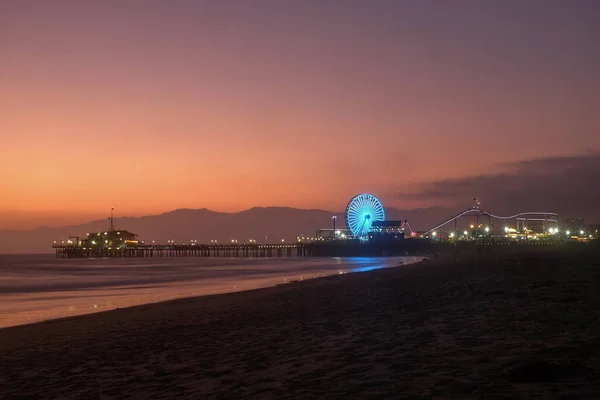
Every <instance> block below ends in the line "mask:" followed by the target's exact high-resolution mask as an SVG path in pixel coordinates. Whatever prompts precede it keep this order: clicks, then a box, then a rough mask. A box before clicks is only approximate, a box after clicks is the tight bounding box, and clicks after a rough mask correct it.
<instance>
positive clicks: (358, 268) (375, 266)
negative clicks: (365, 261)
mask: <svg viewBox="0 0 600 400" xmlns="http://www.w3.org/2000/svg"><path fill="white" fill-rule="evenodd" d="M386 267H387V265H384V264H378V265H368V266H366V267H357V268H352V270H351V271H352V272H367V271H373V270H374V269H381V268H386Z"/></svg>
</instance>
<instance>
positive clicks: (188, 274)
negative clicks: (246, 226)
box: [0, 256, 422, 328]
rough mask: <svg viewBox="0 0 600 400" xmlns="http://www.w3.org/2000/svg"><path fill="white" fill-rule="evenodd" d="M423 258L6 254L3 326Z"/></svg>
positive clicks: (0, 275)
mask: <svg viewBox="0 0 600 400" xmlns="http://www.w3.org/2000/svg"><path fill="white" fill-rule="evenodd" d="M421 259H422V257H396V258H319V259H285V258H283V259H264V258H263V259H198V258H179V259H178V258H174V259H162V260H161V259H132V260H124V259H118V260H117V259H97V260H56V259H55V258H53V257H52V256H0V328H2V327H7V326H14V325H22V324H27V323H32V322H37V321H42V320H48V319H55V318H61V317H68V316H74V315H81V314H87V313H94V312H99V311H107V310H112V309H115V308H123V307H130V306H134V305H140V304H147V303H155V302H160V301H166V300H172V299H177V298H184V297H192V296H201V295H210V294H218V293H227V292H235V291H240V290H249V289H256V288H261V287H267V286H274V285H278V284H285V283H289V282H293V281H301V280H304V279H313V278H318V277H323V276H328V275H336V274H340V273H350V272H363V271H369V270H373V269H378V268H388V267H396V266H399V265H403V264H404V265H405V264H409V263H412V262H417V261H420V260H421Z"/></svg>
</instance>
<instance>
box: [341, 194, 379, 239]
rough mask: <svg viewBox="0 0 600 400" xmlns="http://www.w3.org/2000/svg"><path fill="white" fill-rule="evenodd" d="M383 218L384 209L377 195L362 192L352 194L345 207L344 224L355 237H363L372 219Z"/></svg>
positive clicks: (367, 231) (369, 227) (368, 229)
mask: <svg viewBox="0 0 600 400" xmlns="http://www.w3.org/2000/svg"><path fill="white" fill-rule="evenodd" d="M383 220H385V211H384V210H383V206H382V205H381V202H380V201H379V199H377V197H375V196H373V195H372V194H368V193H362V194H359V195H356V196H354V197H353V198H352V199H351V200H350V202H349V203H348V206H347V207H346V225H347V226H348V229H349V230H350V232H352V234H353V235H354V237H355V238H365V237H366V236H367V234H368V233H369V231H370V229H371V224H373V222H374V221H383Z"/></svg>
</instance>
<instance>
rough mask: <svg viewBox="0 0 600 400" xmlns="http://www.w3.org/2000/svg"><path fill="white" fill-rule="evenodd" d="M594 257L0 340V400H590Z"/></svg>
mask: <svg viewBox="0 0 600 400" xmlns="http://www.w3.org/2000/svg"><path fill="white" fill-rule="evenodd" d="M599 317H600V257H599V256H598V254H597V253H592V252H586V253H583V252H579V253H576V254H567V253H561V252H560V251H556V252H551V253H544V254H541V253H537V254H536V253H524V254H503V255H494V254H485V255H470V256H457V257H453V258H452V259H449V258H444V259H440V260H427V261H425V262H423V263H420V264H414V265H407V266H403V267H398V268H393V269H381V270H376V271H369V272H362V273H355V274H344V275H339V276H332V277H327V278H322V279H315V280H310V281H305V282H298V283H289V284H285V285H280V286H277V287H272V288H266V289H260V290H252V291H246V292H238V293H230V294H223V295H214V296H205V297H197V298H189V299H180V300H174V301H170V302H164V303H157V304H151V305H142V306H137V307H131V308H126V309H120V310H115V311H109V312H102V313H98V314H93V315H85V316H77V317H72V318H68V319H62V320H53V321H48V322H42V323H37V324H32V325H26V326H20V327H14V328H7V329H3V330H0V398H2V397H4V398H7V399H11V398H15V399H16V398H31V399H35V398H40V399H41V398H49V399H56V398H81V399H94V398H164V399H176V398H234V399H235V398H248V399H255V398H258V399H263V398H265V399H288V398H289V399H298V398H339V399H346V398H377V399H381V398H410V399H419V398H423V399H433V398H435V399H443V398H456V399H514V398H542V399H594V398H598V395H599V393H600V375H599V373H600V346H597V344H598V343H600V323H599Z"/></svg>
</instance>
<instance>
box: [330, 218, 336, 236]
mask: <svg viewBox="0 0 600 400" xmlns="http://www.w3.org/2000/svg"><path fill="white" fill-rule="evenodd" d="M336 219H337V217H336V216H335V215H334V216H333V217H331V220H332V221H333V239H334V240H335V239H336V237H335V220H336Z"/></svg>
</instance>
